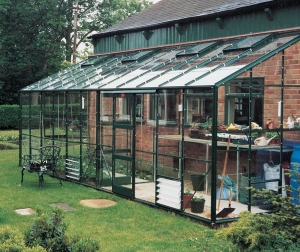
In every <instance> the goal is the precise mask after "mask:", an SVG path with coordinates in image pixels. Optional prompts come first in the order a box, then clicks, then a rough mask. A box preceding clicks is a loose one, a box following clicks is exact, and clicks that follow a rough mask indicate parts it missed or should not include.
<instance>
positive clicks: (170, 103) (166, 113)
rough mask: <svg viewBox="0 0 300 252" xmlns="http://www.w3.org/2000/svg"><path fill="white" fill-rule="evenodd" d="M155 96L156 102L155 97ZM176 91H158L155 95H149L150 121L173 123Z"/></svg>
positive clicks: (174, 119)
mask: <svg viewBox="0 0 300 252" xmlns="http://www.w3.org/2000/svg"><path fill="white" fill-rule="evenodd" d="M156 96H157V102H156V101H155V97H156ZM176 97H177V91H176V90H169V89H168V90H160V91H158V93H157V94H156V95H151V99H150V106H151V113H150V119H151V120H155V118H156V117H155V115H157V117H158V118H157V119H158V120H159V121H160V122H162V121H164V122H174V121H176Z"/></svg>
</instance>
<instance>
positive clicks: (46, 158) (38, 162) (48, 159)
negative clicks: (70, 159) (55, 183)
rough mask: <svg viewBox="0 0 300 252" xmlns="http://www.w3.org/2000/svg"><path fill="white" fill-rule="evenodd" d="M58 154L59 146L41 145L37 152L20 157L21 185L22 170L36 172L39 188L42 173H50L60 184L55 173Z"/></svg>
mask: <svg viewBox="0 0 300 252" xmlns="http://www.w3.org/2000/svg"><path fill="white" fill-rule="evenodd" d="M59 154H60V147H58V146H43V147H41V148H40V149H39V154H36V155H35V154H33V155H24V156H23V157H22V173H21V175H22V178H21V185H22V183H23V178H24V170H27V171H29V172H36V173H37V174H38V178H39V188H40V189H42V186H43V182H44V177H43V175H44V173H48V174H49V172H50V174H51V173H52V174H51V175H52V176H54V177H56V178H57V179H58V180H59V183H60V185H61V186H62V182H61V179H60V177H59V176H58V174H57V173H56V165H57V161H58V157H59Z"/></svg>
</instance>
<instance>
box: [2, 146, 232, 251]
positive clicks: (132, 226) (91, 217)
mask: <svg viewBox="0 0 300 252" xmlns="http://www.w3.org/2000/svg"><path fill="white" fill-rule="evenodd" d="M0 160H1V161H0V164H1V165H0V176H1V194H0V202H1V205H0V225H8V226H11V227H13V228H17V229H19V230H20V231H21V232H22V233H24V231H25V230H28V229H29V228H30V226H31V225H32V224H33V218H34V217H35V216H34V215H30V216H22V215H19V214H17V213H16V212H15V211H14V210H15V209H20V208H27V207H30V208H32V209H33V210H36V209H38V208H40V209H42V210H43V212H45V213H47V214H49V215H50V214H51V213H52V207H51V206H50V204H53V203H65V204H68V205H69V206H71V207H73V208H75V211H66V212H64V217H65V220H64V221H65V222H66V223H67V225H68V229H67V233H68V234H69V235H75V234H77V235H80V236H82V237H90V238H93V239H95V240H98V241H99V242H100V244H101V251H109V252H113V251H118V252H119V251H122V252H126V251H128V252H132V251H230V245H229V244H228V243H226V242H225V241H223V240H218V239H217V238H215V237H214V233H215V231H214V230H212V229H209V228H207V227H205V226H203V225H201V224H199V223H194V222H192V221H190V220H187V219H185V218H183V217H180V216H174V215H172V214H170V213H168V212H165V211H162V210H159V209H155V208H152V207H150V206H147V205H143V204H140V203H136V202H133V201H130V200H126V199H124V198H120V197H117V196H116V195H113V194H109V193H105V192H101V191H97V190H95V189H92V188H88V187H84V186H81V185H77V184H74V183H71V182H67V181H63V187H61V186H60V185H59V183H58V180H57V179H55V178H51V177H49V176H44V177H45V183H44V185H43V189H42V190H39V189H38V177H37V174H35V173H29V172H27V171H25V174H24V182H23V185H22V186H19V184H20V179H21V168H20V167H18V150H17V149H16V150H2V151H0ZM97 198H105V199H111V200H114V201H116V202H117V204H116V205H115V206H113V207H109V208H102V209H94V208H88V207H85V206H82V205H81V204H80V203H79V201H80V200H82V199H97Z"/></svg>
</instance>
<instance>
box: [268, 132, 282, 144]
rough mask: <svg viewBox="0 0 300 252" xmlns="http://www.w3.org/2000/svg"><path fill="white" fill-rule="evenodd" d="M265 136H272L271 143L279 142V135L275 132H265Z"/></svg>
mask: <svg viewBox="0 0 300 252" xmlns="http://www.w3.org/2000/svg"><path fill="white" fill-rule="evenodd" d="M266 138H267V139H270V138H272V140H271V144H280V139H279V138H280V135H279V134H278V133H277V132H267V134H266Z"/></svg>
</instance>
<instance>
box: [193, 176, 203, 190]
mask: <svg viewBox="0 0 300 252" xmlns="http://www.w3.org/2000/svg"><path fill="white" fill-rule="evenodd" d="M191 180H192V185H193V190H194V191H204V180H205V176H204V175H203V174H193V175H191Z"/></svg>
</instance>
